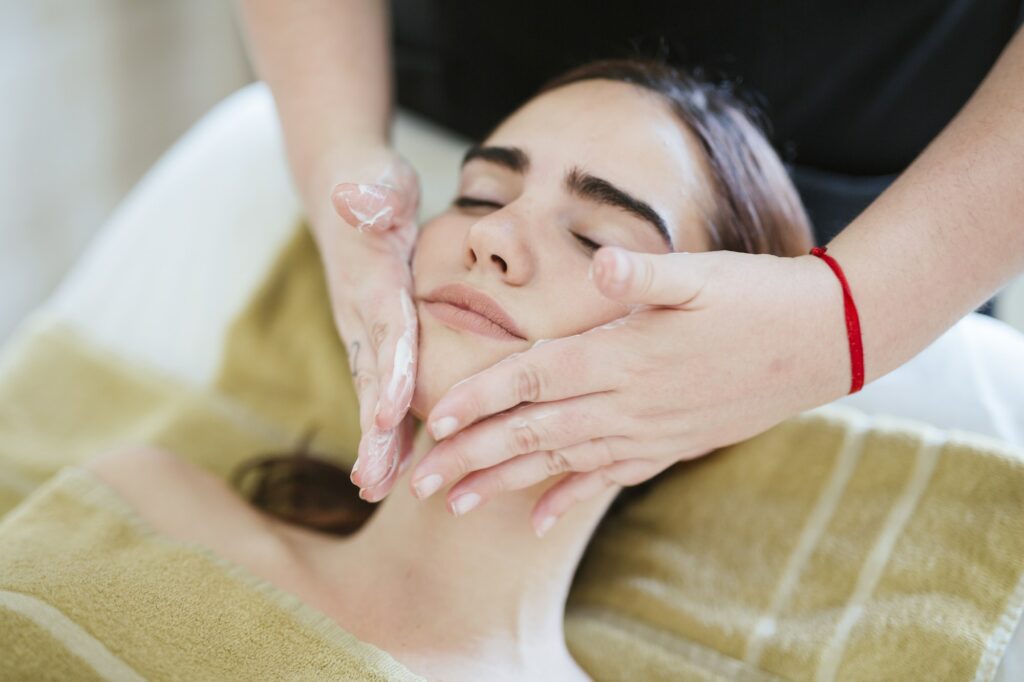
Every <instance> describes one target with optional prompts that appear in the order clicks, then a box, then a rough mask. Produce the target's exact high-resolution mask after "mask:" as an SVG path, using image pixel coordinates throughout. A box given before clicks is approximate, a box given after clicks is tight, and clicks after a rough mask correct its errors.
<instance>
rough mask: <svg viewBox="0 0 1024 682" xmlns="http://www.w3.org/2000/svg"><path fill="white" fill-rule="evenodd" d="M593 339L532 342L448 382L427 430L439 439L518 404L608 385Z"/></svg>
mask: <svg viewBox="0 0 1024 682" xmlns="http://www.w3.org/2000/svg"><path fill="white" fill-rule="evenodd" d="M602 350H603V349H602V347H601V346H600V344H599V343H598V340H597V339H587V340H586V341H583V340H581V339H580V337H579V336H574V337H568V338H564V339H555V340H552V341H548V342H546V343H544V344H538V345H535V346H534V347H533V348H531V349H530V350H528V351H526V352H524V353H516V354H513V355H510V356H509V357H507V358H505V359H504V360H502V361H501V362H499V363H497V364H496V365H494V366H493V367H490V368H488V369H486V370H484V371H483V372H480V373H479V374H476V375H474V376H472V377H470V378H469V379H466V380H464V381H461V382H459V383H458V384H456V385H455V386H453V387H452V388H451V389H450V390H449V391H448V393H447V394H445V396H444V397H442V398H441V400H439V401H438V402H437V404H436V405H435V406H434V409H433V410H431V412H430V416H429V417H428V419H427V424H428V428H429V429H430V433H431V435H433V437H434V439H435V440H442V439H444V438H447V437H448V436H451V435H452V434H454V433H456V432H457V431H459V430H460V429H462V428H465V427H466V426H468V425H470V424H472V423H474V422H476V421H477V420H479V419H483V418H485V417H489V416H490V415H493V414H497V413H499V412H503V411H505V410H508V409H511V408H513V407H515V406H516V405H519V404H520V403H538V402H550V401H555V400H562V399H565V398H571V397H575V396H582V395H587V394H591V393H596V392H599V391H605V390H609V389H611V388H613V387H614V378H613V376H612V374H613V373H612V372H611V371H609V367H608V366H607V365H608V363H606V362H604V361H603V357H602V356H603V353H602V352H601V351H602Z"/></svg>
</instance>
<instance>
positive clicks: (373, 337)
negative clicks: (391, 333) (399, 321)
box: [370, 320, 388, 352]
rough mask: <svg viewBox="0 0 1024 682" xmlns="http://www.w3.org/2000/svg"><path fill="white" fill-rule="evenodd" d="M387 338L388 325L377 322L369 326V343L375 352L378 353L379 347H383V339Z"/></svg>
mask: <svg viewBox="0 0 1024 682" xmlns="http://www.w3.org/2000/svg"><path fill="white" fill-rule="evenodd" d="M387 336H388V325H387V324H386V323H385V322H381V321H380V320H377V321H376V322H374V323H373V324H372V325H370V343H372V344H373V348H374V350H376V351H378V352H379V351H380V347H381V346H382V345H384V339H386V338H387Z"/></svg>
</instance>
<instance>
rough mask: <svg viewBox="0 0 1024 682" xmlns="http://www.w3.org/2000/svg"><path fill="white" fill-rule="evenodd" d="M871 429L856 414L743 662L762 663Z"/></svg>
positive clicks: (863, 419) (861, 417)
mask: <svg viewBox="0 0 1024 682" xmlns="http://www.w3.org/2000/svg"><path fill="white" fill-rule="evenodd" d="M869 426H870V419H869V418H868V417H866V416H862V415H860V414H855V415H854V416H853V417H852V418H851V424H850V429H849V430H848V431H847V433H846V438H845V441H844V442H843V446H842V449H841V450H840V451H839V455H838V456H837V457H836V460H835V466H834V467H833V468H832V474H831V476H829V479H828V481H827V482H826V483H825V486H824V488H823V489H822V491H821V494H820V495H819V496H818V501H817V502H816V503H815V505H814V508H813V509H812V510H811V513H810V514H809V515H808V516H807V521H806V522H805V523H804V528H803V530H802V531H801V532H800V537H799V538H798V539H797V542H796V546H794V548H793V551H792V553H791V554H790V555H789V560H788V561H787V563H786V567H785V568H784V569H783V571H782V575H781V577H780V578H779V582H778V584H777V585H776V587H775V593H774V594H773V595H772V601H771V605H770V606H769V607H768V610H767V611H766V612H765V613H763V614H762V615H761V617H760V618H759V619H758V621H757V624H756V625H755V626H754V631H753V632H752V633H751V635H750V639H748V640H747V650H746V653H745V654H744V656H743V660H745V661H746V662H747V663H749V664H750V665H754V666H756V665H759V664H760V661H761V656H762V654H763V653H764V647H765V645H766V644H767V643H768V638H769V637H771V636H772V634H773V633H774V632H775V625H776V619H777V618H778V615H779V613H780V612H781V611H782V609H783V608H785V606H786V604H787V603H788V602H789V599H790V597H791V596H792V594H793V591H794V590H795V589H796V585H797V581H798V580H799V579H800V574H801V573H803V570H804V568H805V566H806V565H807V561H808V560H809V559H810V557H811V554H812V553H813V552H814V549H815V548H816V547H817V545H818V542H819V541H820V540H821V536H822V535H823V534H824V533H825V529H826V528H827V527H828V523H829V521H831V520H832V516H833V514H835V511H836V507H837V506H838V505H839V500H840V498H842V495H843V491H844V490H845V489H846V484H847V483H848V482H849V480H850V477H851V476H853V472H854V469H856V467H857V461H858V459H859V458H860V453H861V451H862V450H863V448H864V433H865V432H866V431H867V429H868V427H869Z"/></svg>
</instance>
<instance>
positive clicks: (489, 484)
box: [448, 438, 626, 516]
mask: <svg viewBox="0 0 1024 682" xmlns="http://www.w3.org/2000/svg"><path fill="white" fill-rule="evenodd" d="M625 441H626V439H625V438H600V439H596V440H592V441H587V442H586V443H579V444H577V445H572V446H570V447H567V448H561V449H559V450H544V451H541V452H531V453H529V454H526V455H520V456H518V457H513V458H512V459H510V460H508V461H506V462H501V463H500V464H496V465H495V466H492V467H490V468H488V469H484V470H482V471H476V472H474V473H471V474H469V475H468V476H466V477H465V478H463V479H462V480H461V481H459V482H458V484H457V485H455V486H454V487H453V488H452V489H451V491H450V492H449V493H448V508H449V509H450V510H451V512H452V513H453V514H455V515H456V516H461V515H462V514H465V513H466V512H468V511H470V510H472V509H474V508H476V507H480V506H483V505H484V504H486V503H487V502H489V501H490V500H492V499H494V498H495V497H497V496H498V495H501V494H502V493H506V492H510V491H513V490H522V489H523V488H529V487H530V486H534V485H537V484H538V483H541V482H543V481H545V480H547V479H548V478H550V477H552V476H559V475H561V474H565V473H569V472H574V471H581V472H587V471H594V470H596V469H600V468H601V467H604V466H608V465H609V464H612V463H614V462H615V461H616V459H617V458H618V457H619V456H620V455H621V448H620V444H624V442H625ZM467 496H470V497H467Z"/></svg>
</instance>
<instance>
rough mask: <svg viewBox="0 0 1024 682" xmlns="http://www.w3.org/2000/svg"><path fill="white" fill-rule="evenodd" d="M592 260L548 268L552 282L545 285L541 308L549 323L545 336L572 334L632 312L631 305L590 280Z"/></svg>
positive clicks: (545, 329)
mask: <svg viewBox="0 0 1024 682" xmlns="http://www.w3.org/2000/svg"><path fill="white" fill-rule="evenodd" d="M589 267H590V261H589V260H588V261H585V262H584V263H583V264H582V265H581V266H580V265H575V266H573V267H564V266H563V267H562V268H560V269H554V268H549V269H548V271H549V272H551V273H552V275H551V282H550V283H548V284H547V285H546V286H545V287H544V296H543V300H544V303H543V305H541V306H539V310H540V311H541V314H542V315H543V318H544V320H545V321H546V324H544V325H543V326H542V327H539V328H538V329H544V334H543V337H544V338H552V339H553V338H559V337H563V336H572V335H574V334H579V333H581V332H585V331H587V330H588V329H593V328H594V327H597V326H599V325H602V324H605V323H606V322H611V321H612V320H614V319H616V318H619V317H622V316H623V315H625V314H627V313H628V312H629V307H628V306H625V305H623V304H621V303H617V302H615V301H612V300H611V299H608V298H606V297H605V296H603V295H602V294H601V292H599V291H598V290H597V287H595V286H594V283H593V282H591V281H590V278H589V277H588V275H587V271H588V269H589Z"/></svg>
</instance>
